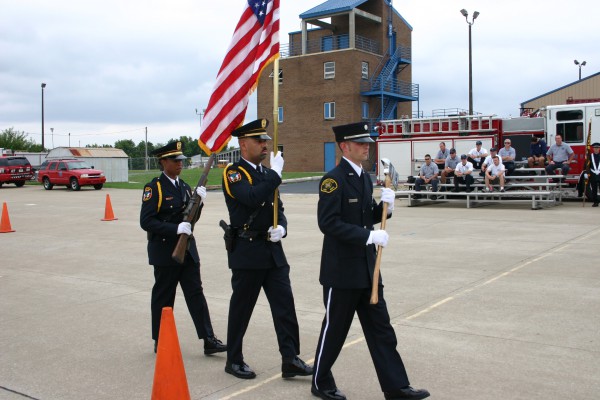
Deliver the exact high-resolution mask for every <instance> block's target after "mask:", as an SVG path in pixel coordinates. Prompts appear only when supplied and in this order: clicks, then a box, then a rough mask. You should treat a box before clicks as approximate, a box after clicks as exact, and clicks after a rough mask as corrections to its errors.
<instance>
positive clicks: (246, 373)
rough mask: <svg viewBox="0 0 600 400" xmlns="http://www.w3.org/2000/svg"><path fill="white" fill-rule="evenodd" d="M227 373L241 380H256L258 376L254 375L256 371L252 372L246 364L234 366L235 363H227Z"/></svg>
mask: <svg viewBox="0 0 600 400" xmlns="http://www.w3.org/2000/svg"><path fill="white" fill-rule="evenodd" d="M225 372H227V373H228V374H231V375H233V376H235V377H236V378H240V379H254V378H256V374H255V373H254V371H252V370H251V369H250V367H249V366H248V364H246V363H245V362H243V363H241V364H234V363H230V362H227V363H226V364H225Z"/></svg>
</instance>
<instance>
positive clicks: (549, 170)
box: [546, 161, 571, 175]
mask: <svg viewBox="0 0 600 400" xmlns="http://www.w3.org/2000/svg"><path fill="white" fill-rule="evenodd" d="M559 168H560V170H561V172H562V175H566V174H567V172H569V170H570V169H571V166H570V165H569V164H568V163H566V162H565V161H558V162H556V161H555V162H554V164H548V165H546V174H547V175H554V171H556V170H557V169H559Z"/></svg>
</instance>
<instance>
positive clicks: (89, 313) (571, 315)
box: [0, 185, 600, 400]
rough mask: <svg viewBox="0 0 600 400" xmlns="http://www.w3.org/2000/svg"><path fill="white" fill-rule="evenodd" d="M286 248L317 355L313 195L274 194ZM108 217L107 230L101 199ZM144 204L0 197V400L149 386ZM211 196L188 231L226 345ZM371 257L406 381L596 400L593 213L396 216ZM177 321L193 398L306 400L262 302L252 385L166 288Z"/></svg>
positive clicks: (457, 391) (456, 393)
mask: <svg viewBox="0 0 600 400" xmlns="http://www.w3.org/2000/svg"><path fill="white" fill-rule="evenodd" d="M282 192H283V195H282V198H283V202H284V206H285V211H286V216H287V219H288V223H289V227H288V237H287V238H285V239H284V241H283V243H284V248H285V250H286V253H287V256H288V261H289V262H290V264H291V267H292V268H291V271H292V272H291V280H292V286H293V290H294V295H295V301H296V309H297V314H298V319H299V322H300V336H301V355H300V356H301V357H302V358H303V359H304V360H306V361H311V362H312V359H313V357H314V351H315V347H316V344H317V339H318V335H319V330H320V324H321V320H322V318H323V313H324V309H323V304H322V295H321V293H322V292H321V286H320V285H319V282H318V274H319V263H320V251H321V242H322V235H321V233H320V232H319V230H318V227H317V223H316V207H317V195H316V194H294V193H289V192H288V193H286V192H285V190H283V191H282ZM107 194H109V195H110V199H111V203H112V208H113V210H114V214H115V216H116V217H117V218H118V220H116V221H110V222H107V221H101V219H102V218H103V217H104V211H105V201H106V195H107ZM141 197H142V192H141V191H137V190H124V189H106V188H104V189H102V190H94V189H93V188H82V190H81V191H78V192H74V191H71V190H67V189H65V188H63V187H60V188H59V187H57V188H55V189H54V190H52V191H45V190H44V189H43V188H42V187H41V186H28V185H27V186H25V187H23V188H16V187H14V185H8V186H7V185H5V186H4V187H3V188H2V189H0V203H3V202H6V203H7V205H8V211H9V215H10V222H11V225H12V229H14V230H15V232H12V233H3V234H0V250H1V252H0V254H1V257H2V261H1V262H0V303H1V304H2V308H1V309H0V326H1V329H0V348H1V349H2V350H1V351H0V399H10V400H23V399H27V398H34V399H39V400H50V399H61V400H62V399H65V400H69V399H77V400H80V399H113V400H114V399H123V400H125V399H127V400H131V399H148V398H150V393H151V390H152V383H153V376H154V360H155V356H154V353H153V341H152V339H151V337H150V291H151V288H152V284H153V282H154V278H153V274H152V267H151V266H149V265H148V263H147V255H146V235H145V232H144V231H142V230H141V228H140V227H139V209H140V204H141ZM226 217H227V211H226V207H225V203H224V200H223V195H222V193H221V192H220V191H209V193H208V198H207V201H206V206H205V208H204V211H203V215H202V217H201V219H200V221H199V222H198V224H197V226H196V229H195V236H196V238H197V242H198V248H199V252H200V256H201V258H202V267H201V270H202V280H203V284H204V289H205V294H206V297H207V300H208V304H209V307H210V310H211V317H212V321H213V325H214V328H215V333H216V334H217V336H218V337H219V338H221V339H223V340H224V339H225V338H226V330H227V312H228V307H229V295H230V293H231V288H230V283H229V279H230V271H229V270H228V268H227V261H226V253H225V249H224V245H223V239H222V235H223V232H222V230H221V229H220V227H219V226H218V221H219V220H220V219H227V218H226ZM387 227H388V229H387V230H388V232H389V233H390V242H389V245H388V247H386V249H385V250H384V253H383V262H382V267H381V268H382V275H383V279H384V284H385V296H386V301H387V303H388V308H389V311H390V315H391V318H392V323H393V324H394V326H395V328H396V334H397V336H398V343H399V345H398V349H399V351H400V354H401V355H402V357H403V359H404V362H405V364H406V366H407V370H408V373H409V377H410V379H411V383H412V384H413V386H415V387H424V388H426V389H428V390H429V391H430V392H431V393H432V397H431V398H434V399H449V400H450V399H452V400H454V399H456V400H465V399H474V400H498V399H543V400H551V399H577V400H583V399H589V400H593V399H597V398H598V396H599V395H598V393H600V373H599V372H598V371H600V313H599V312H598V310H599V309H600V262H599V257H598V254H599V250H598V248H599V244H600V211H599V209H598V208H591V207H590V204H587V205H586V207H584V208H582V206H581V203H579V202H566V203H564V204H563V205H561V206H557V207H553V208H549V209H544V210H536V211H533V210H531V209H530V207H528V206H524V205H520V206H519V205H517V206H515V205H510V204H498V205H493V206H488V207H481V208H474V209H466V208H463V207H457V206H455V205H436V206H430V207H411V208H409V207H405V204H404V203H403V202H402V201H399V200H397V202H396V210H395V212H394V215H393V218H392V219H390V220H389V221H388V224H387ZM175 320H176V323H177V330H178V335H179V341H180V345H181V351H182V355H183V360H184V363H185V369H186V373H187V380H188V385H189V389H190V393H191V396H192V398H193V399H211V400H212V399H240V400H241V399H312V398H314V397H313V396H312V395H311V393H310V379H309V378H294V379H290V380H283V379H281V378H280V366H281V359H280V355H279V353H278V351H277V342H276V338H275V332H274V329H273V324H272V320H271V315H270V310H269V307H268V303H267V301H266V298H265V297H264V296H263V295H261V297H260V298H259V302H258V304H257V306H256V308H255V311H254V315H253V317H252V320H251V324H250V327H249V329H248V332H247V334H246V337H245V343H244V353H245V357H246V362H247V363H248V364H249V365H250V366H251V367H252V368H253V369H254V370H255V371H256V372H257V374H258V377H257V378H256V379H254V380H250V381H245V380H239V379H236V378H234V377H232V376H231V375H228V374H226V373H225V372H224V371H223V368H224V366H225V356H224V355H222V354H221V355H215V356H210V357H207V356H204V355H203V352H202V342H201V341H199V340H198V339H197V337H196V335H195V330H194V327H193V323H192V321H191V318H190V316H189V314H188V311H187V308H186V306H185V301H184V299H183V295H182V294H181V292H180V291H178V296H177V299H176V307H175ZM333 372H334V374H335V377H336V381H337V384H338V386H339V388H340V389H341V390H342V391H343V392H344V393H345V394H346V395H347V396H348V398H349V399H383V395H382V393H381V390H380V388H379V385H378V382H377V377H376V376H375V371H374V368H373V365H372V362H371V360H370V356H369V353H368V349H367V346H366V343H365V341H364V337H363V334H362V330H361V328H360V324H359V322H358V320H355V322H354V324H353V326H352V328H351V331H350V335H349V336H348V339H347V343H346V347H345V349H344V350H343V352H342V354H341V356H340V358H339V359H338V361H337V363H336V365H335V367H334V370H333Z"/></svg>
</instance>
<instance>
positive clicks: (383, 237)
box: [367, 229, 390, 247]
mask: <svg viewBox="0 0 600 400" xmlns="http://www.w3.org/2000/svg"><path fill="white" fill-rule="evenodd" d="M389 238H390V235H388V233H387V232H386V231H384V230H381V229H380V230H378V231H371V233H369V240H367V244H374V245H376V246H381V247H385V246H386V245H387V242H388V239H389Z"/></svg>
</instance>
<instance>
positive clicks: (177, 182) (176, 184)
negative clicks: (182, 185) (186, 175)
mask: <svg viewBox="0 0 600 400" xmlns="http://www.w3.org/2000/svg"><path fill="white" fill-rule="evenodd" d="M175 188H176V189H177V190H179V181H175Z"/></svg>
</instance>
